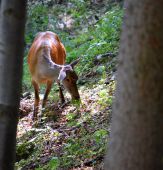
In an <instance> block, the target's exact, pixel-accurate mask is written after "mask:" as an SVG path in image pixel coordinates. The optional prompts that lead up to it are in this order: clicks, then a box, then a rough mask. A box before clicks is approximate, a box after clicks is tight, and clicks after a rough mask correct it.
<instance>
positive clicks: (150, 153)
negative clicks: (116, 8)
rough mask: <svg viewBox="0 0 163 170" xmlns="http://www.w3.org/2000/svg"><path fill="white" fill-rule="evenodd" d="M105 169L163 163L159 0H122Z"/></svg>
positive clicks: (139, 169) (153, 168) (162, 2)
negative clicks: (118, 47)
mask: <svg viewBox="0 0 163 170" xmlns="http://www.w3.org/2000/svg"><path fill="white" fill-rule="evenodd" d="M125 7H126V11H125V18H124V25H123V31H122V37H121V45H120V53H119V68H118V77H117V89H116V95H115V97H116V99H115V103H114V106H113V119H112V126H111V137H110V144H109V147H108V149H109V154H108V155H107V158H106V162H105V169H108V170H162V169H163V14H162V11H163V0H157V1H153V0H143V1H142V0H126V2H125Z"/></svg>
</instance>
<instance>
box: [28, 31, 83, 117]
mask: <svg viewBox="0 0 163 170" xmlns="http://www.w3.org/2000/svg"><path fill="white" fill-rule="evenodd" d="M27 60H28V66H29V71H30V74H31V80H32V85H33V87H34V96H35V99H34V109H33V119H34V120H35V119H36V118H37V114H38V110H39V103H40V97H39V88H40V85H41V84H45V85H46V90H45V94H44V97H43V101H42V108H44V107H45V104H46V101H47V98H48V95H49V93H50V91H51V88H52V85H53V82H56V83H57V84H58V86H59V98H60V100H61V103H62V104H63V103H64V102H65V99H64V95H63V92H62V88H61V83H62V84H63V86H64V88H65V89H66V90H67V91H68V92H69V93H70V95H71V98H72V100H80V95H79V92H78V88H77V80H78V76H77V74H76V72H75V71H74V67H75V65H76V64H78V62H79V60H80V59H77V60H75V61H73V62H72V63H70V64H67V65H65V60H66V50H65V47H64V45H63V44H62V42H61V41H60V39H59V37H58V35H57V34H55V33H53V32H51V31H46V32H39V33H38V34H37V35H36V37H35V38H34V41H33V43H32V45H31V47H30V49H29V52H28V57H27Z"/></svg>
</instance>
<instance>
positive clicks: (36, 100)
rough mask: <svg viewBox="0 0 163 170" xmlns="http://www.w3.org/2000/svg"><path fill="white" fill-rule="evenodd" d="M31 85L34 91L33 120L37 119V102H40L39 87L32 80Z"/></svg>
mask: <svg viewBox="0 0 163 170" xmlns="http://www.w3.org/2000/svg"><path fill="white" fill-rule="evenodd" d="M32 85H33V87H34V90H35V102H34V111H33V119H35V118H36V117H37V114H38V109H39V102H40V98H39V85H38V84H37V83H36V82H35V81H34V80H32Z"/></svg>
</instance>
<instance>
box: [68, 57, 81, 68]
mask: <svg viewBox="0 0 163 170" xmlns="http://www.w3.org/2000/svg"><path fill="white" fill-rule="evenodd" d="M79 61H80V58H78V59H77V60H75V61H73V62H72V63H71V64H70V66H71V67H72V68H74V67H75V65H76V64H78V63H79Z"/></svg>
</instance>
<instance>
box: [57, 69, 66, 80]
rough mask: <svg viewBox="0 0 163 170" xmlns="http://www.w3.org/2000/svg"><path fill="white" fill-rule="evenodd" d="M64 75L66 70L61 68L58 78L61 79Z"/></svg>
mask: <svg viewBox="0 0 163 170" xmlns="http://www.w3.org/2000/svg"><path fill="white" fill-rule="evenodd" d="M65 77H66V71H65V70H64V69H61V71H60V73H59V76H58V80H59V81H63V80H64V79H65Z"/></svg>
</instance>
